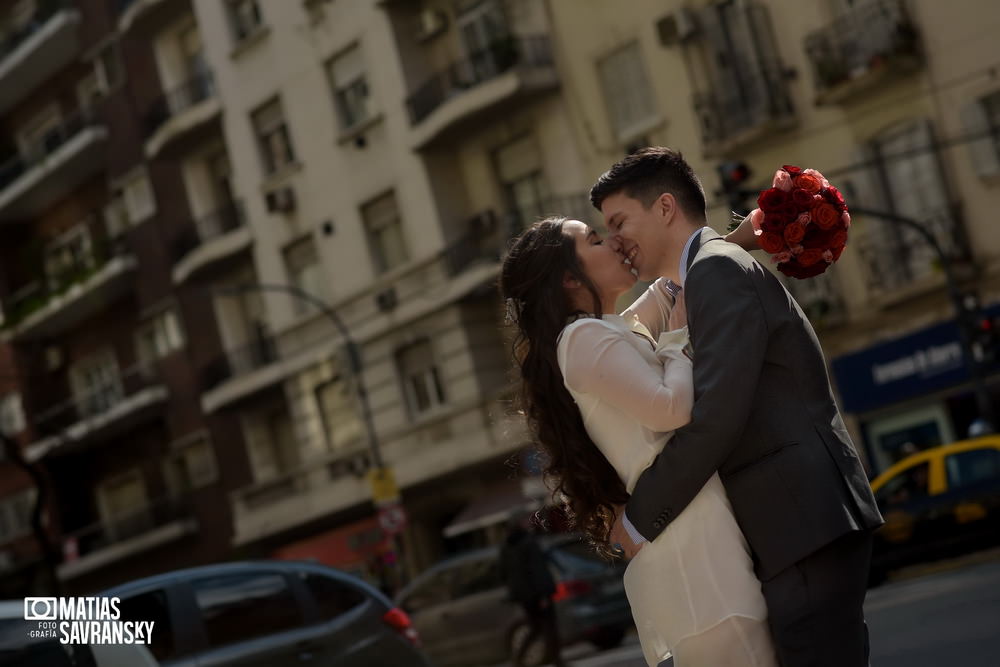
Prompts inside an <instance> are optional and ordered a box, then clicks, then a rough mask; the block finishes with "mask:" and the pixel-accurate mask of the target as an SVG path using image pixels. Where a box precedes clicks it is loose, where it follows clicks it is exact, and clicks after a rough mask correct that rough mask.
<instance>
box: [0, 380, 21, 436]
mask: <svg viewBox="0 0 1000 667" xmlns="http://www.w3.org/2000/svg"><path fill="white" fill-rule="evenodd" d="M25 426H26V424H25V423H24V409H23V407H22V406H21V394H20V393H18V392H16V391H15V392H11V393H9V394H4V395H3V396H0V434H3V435H6V436H11V435H17V434H18V433H20V432H21V431H23V430H24V428H25Z"/></svg>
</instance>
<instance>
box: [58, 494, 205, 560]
mask: <svg viewBox="0 0 1000 667" xmlns="http://www.w3.org/2000/svg"><path fill="white" fill-rule="evenodd" d="M193 518H194V508H193V506H192V504H191V502H190V500H188V499H186V498H175V497H165V498H160V499H159V500H155V501H153V502H151V503H149V504H147V505H144V506H142V507H138V508H136V509H134V510H132V511H130V512H127V513H125V514H121V515H119V516H116V517H114V518H113V519H110V520H107V521H98V522H96V523H92V524H90V525H89V526H86V527H84V528H81V529H78V530H74V531H72V532H68V533H65V534H64V535H63V542H69V541H73V542H75V543H76V552H77V554H78V555H79V557H80V558H84V557H86V556H88V555H90V554H93V553H94V552H97V551H100V550H102V549H106V548H108V547H112V546H115V545H117V544H121V543H123V542H126V541H127V540H130V539H132V538H134V537H139V536H140V535H145V534H147V533H150V532H152V531H154V530H156V529H157V528H162V527H164V526H167V525H169V524H171V523H174V522H177V521H183V520H190V519H193Z"/></svg>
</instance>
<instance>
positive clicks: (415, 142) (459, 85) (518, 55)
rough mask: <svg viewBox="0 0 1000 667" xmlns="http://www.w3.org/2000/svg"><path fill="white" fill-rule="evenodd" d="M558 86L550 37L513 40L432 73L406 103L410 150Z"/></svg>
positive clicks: (419, 147) (507, 40) (510, 39)
mask: <svg viewBox="0 0 1000 667" xmlns="http://www.w3.org/2000/svg"><path fill="white" fill-rule="evenodd" d="M558 85H559V80H558V77H557V75H556V69H555V66H554V64H553V59H552V49H551V45H550V43H549V39H548V37H541V36H538V37H516V38H515V37H511V38H508V39H506V40H503V41H500V42H497V43H496V44H494V46H493V47H492V48H490V49H487V50H484V51H480V52H478V53H474V54H472V55H471V56H470V57H468V58H467V59H465V60H460V61H457V62H455V63H452V64H451V65H450V66H448V67H447V68H446V69H444V70H443V71H440V72H438V73H436V74H434V75H432V76H431V77H430V78H429V79H428V80H427V81H425V82H424V83H423V84H422V85H421V86H420V87H419V88H418V89H417V90H416V91H415V92H414V93H413V94H412V95H410V96H409V98H407V100H406V106H407V109H408V111H409V114H410V122H411V125H412V128H413V130H412V139H411V147H412V148H413V149H414V150H420V149H424V148H427V147H428V146H430V145H431V144H433V143H435V142H438V141H441V140H442V139H445V138H446V137H448V135H449V134H450V133H452V132H453V131H455V130H456V129H459V128H461V127H462V126H464V125H468V124H470V123H471V122H473V121H475V120H476V119H477V118H480V117H481V116H483V115H485V114H486V113H488V112H494V113H496V112H499V111H501V110H503V109H504V108H506V107H507V106H508V105H509V104H510V103H511V102H513V101H516V100H519V99H522V98H524V97H525V96H528V95H532V94H537V93H539V92H542V91H546V90H550V89H552V88H555V87H556V86H558Z"/></svg>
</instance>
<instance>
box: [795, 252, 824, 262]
mask: <svg viewBox="0 0 1000 667" xmlns="http://www.w3.org/2000/svg"><path fill="white" fill-rule="evenodd" d="M795 259H796V260H798V262H799V264H801V265H802V266H812V265H813V264H815V263H816V262H820V261H822V260H823V251H822V250H819V249H818V248H807V249H805V250H803V251H802V252H800V253H799V254H798V256H796V258H795Z"/></svg>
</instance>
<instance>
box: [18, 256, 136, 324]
mask: <svg viewBox="0 0 1000 667" xmlns="http://www.w3.org/2000/svg"><path fill="white" fill-rule="evenodd" d="M136 266H137V262H136V259H135V257H133V256H132V255H130V254H126V253H125V252H124V251H123V250H121V249H118V248H114V249H111V250H104V249H102V247H101V246H98V247H97V248H96V249H95V251H94V252H93V253H92V254H91V257H89V258H87V259H86V260H84V261H82V262H80V263H78V264H76V265H75V266H72V267H69V268H67V269H66V270H65V271H63V272H62V273H60V274H59V275H55V276H48V277H47V278H46V279H45V280H43V281H35V282H32V283H29V284H27V285H24V286H23V287H21V288H19V289H17V290H16V291H15V292H13V293H12V294H11V295H10V296H8V297H7V298H6V299H4V301H3V302H2V303H0V306H2V312H0V342H9V341H11V340H14V339H19V340H35V339H45V338H51V337H53V336H57V335H59V334H62V333H65V332H66V331H69V330H70V329H72V328H74V327H76V326H78V325H79V324H80V323H81V322H83V321H85V320H86V319H88V318H90V317H92V316H94V315H95V314H97V313H99V312H101V311H102V310H105V309H106V308H107V307H108V306H109V305H110V304H112V303H114V302H116V301H117V300H118V299H119V298H121V297H122V296H123V295H124V294H126V293H128V292H129V290H131V289H132V284H133V283H132V273H133V272H134V271H135V270H136Z"/></svg>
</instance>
